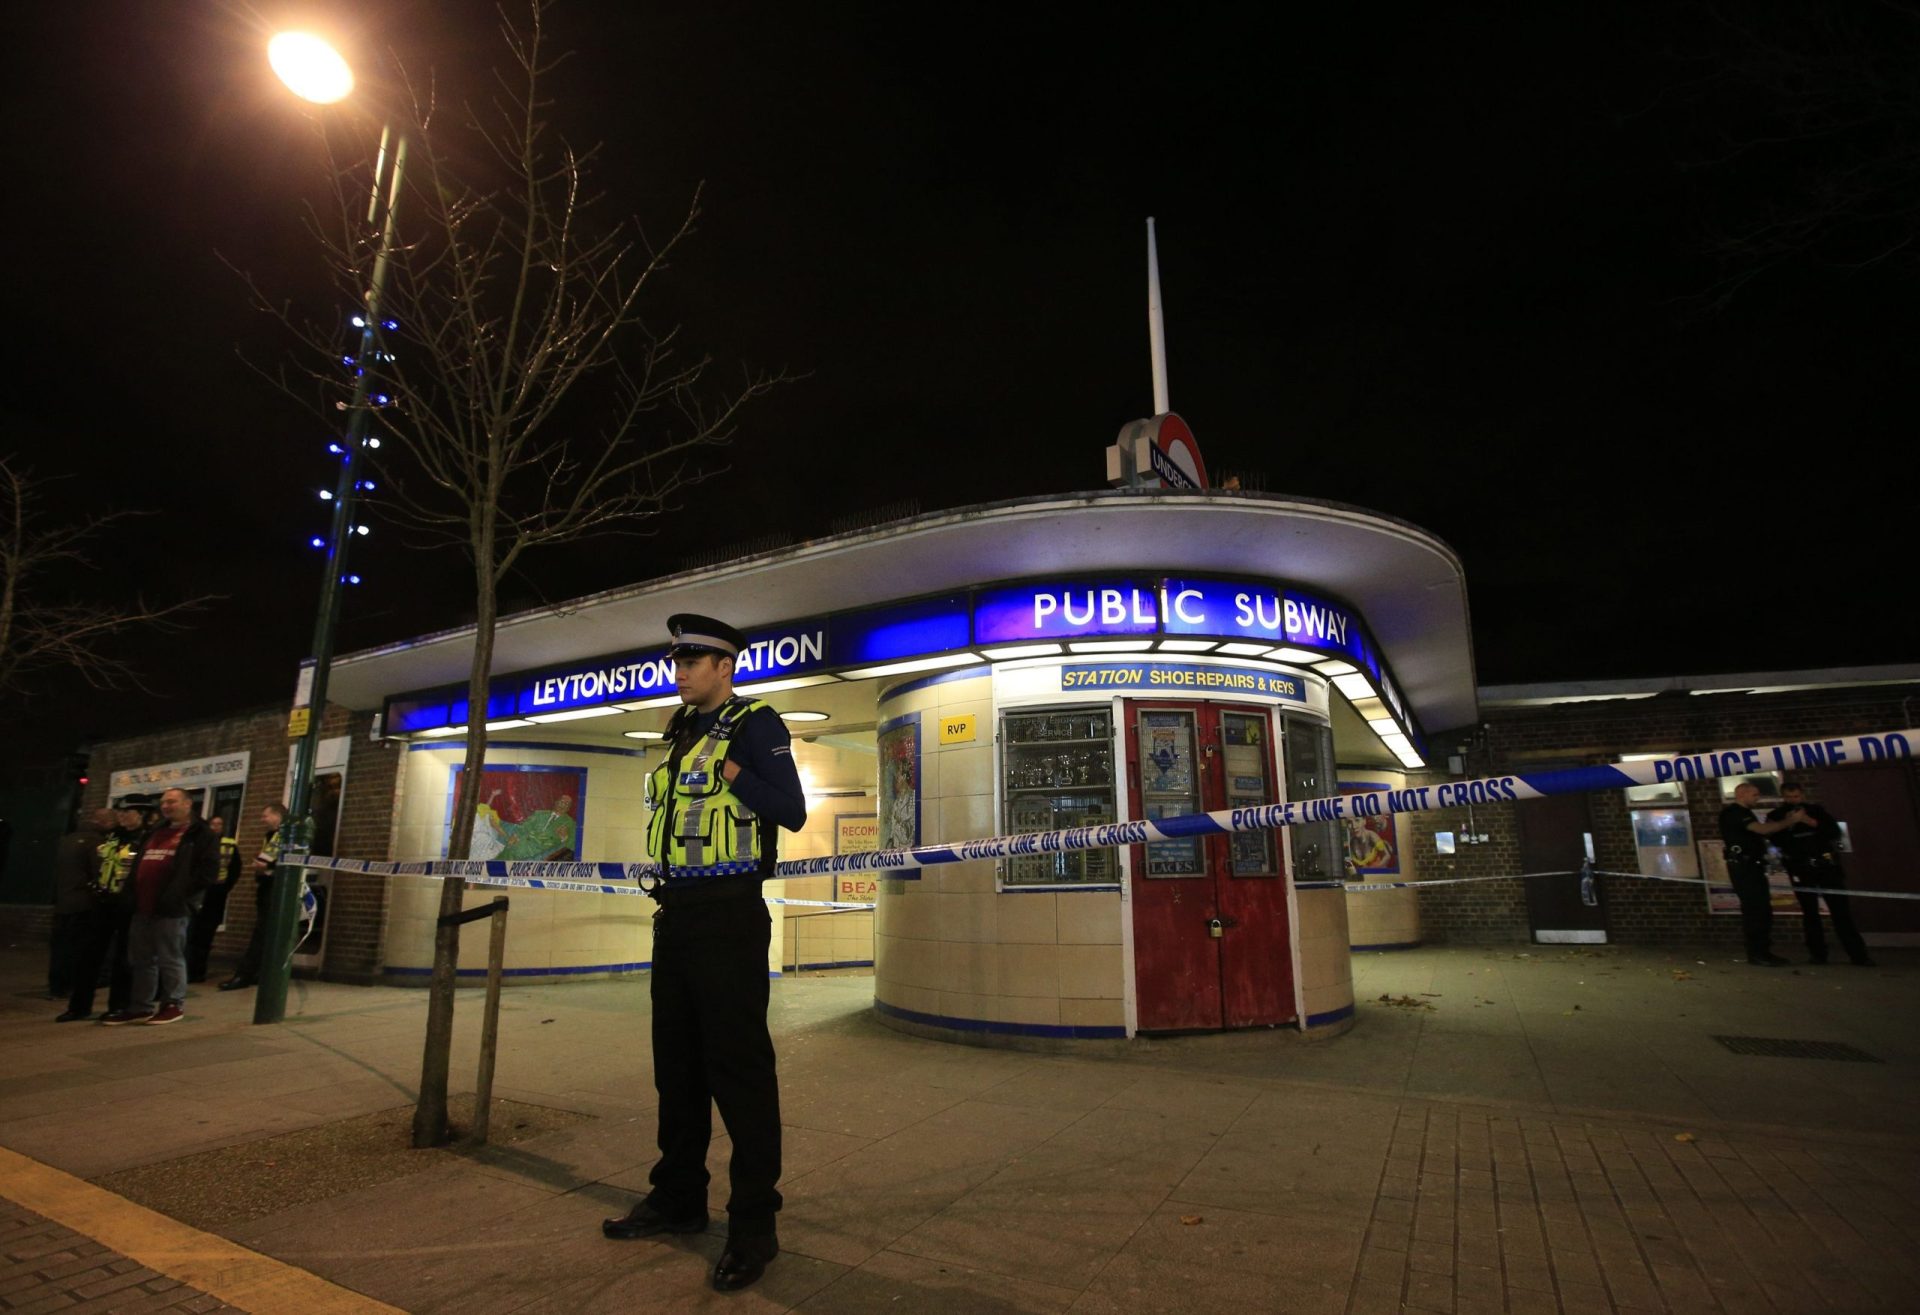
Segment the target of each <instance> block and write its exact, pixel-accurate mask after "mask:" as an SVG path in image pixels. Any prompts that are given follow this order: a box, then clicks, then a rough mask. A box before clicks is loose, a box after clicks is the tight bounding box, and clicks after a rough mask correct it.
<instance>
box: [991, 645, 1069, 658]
mask: <svg viewBox="0 0 1920 1315" xmlns="http://www.w3.org/2000/svg"><path fill="white" fill-rule="evenodd" d="M1059 651H1060V645H1058V644H1014V645H1012V646H1010V647H1007V648H983V649H981V650H980V656H981V657H986V658H992V659H993V660H994V661H995V662H1006V661H1010V660H1011V659H1013V658H1024V657H1046V656H1047V655H1049V654H1051V653H1058V652H1059Z"/></svg>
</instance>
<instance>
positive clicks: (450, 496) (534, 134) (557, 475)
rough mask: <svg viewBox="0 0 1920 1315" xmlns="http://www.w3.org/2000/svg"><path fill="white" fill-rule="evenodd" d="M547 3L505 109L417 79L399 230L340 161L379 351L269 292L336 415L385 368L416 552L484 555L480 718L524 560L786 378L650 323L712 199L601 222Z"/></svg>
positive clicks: (523, 41)
mask: <svg viewBox="0 0 1920 1315" xmlns="http://www.w3.org/2000/svg"><path fill="white" fill-rule="evenodd" d="M548 2H549V0H530V2H529V4H528V12H527V14H526V16H525V17H524V18H523V19H518V20H516V19H510V18H508V17H507V15H506V14H505V13H504V12H502V15H501V34H502V36H503V38H504V41H505V45H506V50H507V52H508V54H509V57H510V58H509V60H508V61H507V63H506V66H505V68H504V70H503V71H501V72H499V73H498V74H497V75H496V81H497V89H496V92H495V94H494V96H493V98H492V100H491V102H490V103H489V104H486V105H484V106H480V107H478V108H475V107H472V106H463V107H461V109H460V110H459V111H458V112H457V113H456V112H453V111H451V110H449V109H446V108H441V107H438V106H436V104H435V100H434V93H433V89H432V87H431V85H430V84H426V85H423V84H422V83H420V82H417V81H412V80H408V79H405V78H403V79H402V82H403V84H404V97H403V98H404V100H405V101H406V105H405V110H404V113H401V112H399V111H397V110H396V111H395V113H394V118H395V119H396V120H397V121H398V122H400V123H404V124H405V126H404V128H402V130H401V131H402V135H403V136H404V137H405V138H406V139H407V149H408V151H409V152H410V154H409V156H408V159H407V166H406V176H405V178H406V181H405V186H404V188H403V189H402V190H401V191H400V192H399V194H398V195H397V197H396V198H395V201H394V204H393V206H392V207H391V209H390V211H389V214H388V216H387V219H386V223H387V224H388V225H390V226H391V231H390V233H382V232H378V231H374V232H370V231H369V230H368V225H367V224H366V223H365V222H364V214H363V211H364V209H365V202H364V199H363V198H364V197H365V196H366V195H367V192H366V190H365V189H366V184H367V181H368V174H369V169H368V167H367V165H365V164H358V165H349V166H347V167H343V168H336V169H335V171H334V176H335V181H336V184H337V186H336V188H335V195H336V197H337V202H338V213H337V214H332V215H330V216H329V217H328V219H327V220H322V219H321V218H320V217H319V216H318V215H316V218H315V223H314V232H315V235H316V237H317V238H318V239H319V241H320V244H321V248H322V250H323V251H324V254H325V257H326V260H327V262H328V265H329V268H330V270H331V273H332V275H333V281H334V284H335V286H336V287H337V289H338V290H339V292H340V293H341V294H342V295H343V297H344V299H345V300H347V301H348V302H349V303H350V304H353V305H356V306H360V305H364V304H365V297H366V295H367V294H366V289H368V288H369V287H370V286H372V284H371V280H372V276H373V272H374V264H375V260H376V259H377V253H378V251H379V249H380V248H381V247H382V245H383V240H384V244H385V246H386V247H387V248H388V250H389V252H390V264H389V266H388V268H387V270H386V281H385V285H384V291H383V300H382V309H381V312H380V314H379V316H378V317H377V318H378V320H379V321H380V325H379V329H380V332H379V334H378V338H377V342H378V350H377V351H376V352H375V353H374V359H372V360H361V359H357V358H354V357H351V356H348V357H342V355H341V353H340V347H339V342H340V331H339V329H338V328H337V327H336V326H333V325H324V326H323V325H314V324H301V323H297V322H295V320H294V319H293V317H292V316H291V315H290V314H289V313H288V312H287V311H286V310H285V309H284V308H282V307H275V306H274V305H273V304H272V303H271V302H269V301H267V300H266V299H265V298H262V301H261V304H262V306H263V307H264V308H266V309H269V310H271V311H273V312H274V313H275V314H276V315H278V316H280V318H282V319H283V321H285V322H286V323H287V324H288V325H289V326H290V327H292V328H294V329H295V331H296V333H297V334H299V336H300V337H301V339H302V342H303V344H304V347H305V348H306V349H307V350H306V353H305V356H306V359H308V360H310V361H316V362H317V361H320V360H324V359H330V361H331V363H332V365H333V366H336V367H341V368H333V369H315V370H313V371H310V372H308V375H307V377H306V380H305V381H304V382H307V383H311V382H318V383H320V385H321V386H322V390H323V392H325V393H326V394H327V395H328V398H329V401H328V405H331V406H335V407H338V406H342V405H345V403H342V402H341V401H340V399H341V398H342V397H343V396H345V395H347V394H348V393H349V392H350V391H351V388H352V384H353V382H354V379H353V377H352V372H353V371H355V370H369V371H373V372H374V373H375V375H376V376H377V378H378V380H379V383H378V385H377V387H376V388H375V389H374V391H373V394H372V396H371V399H370V400H371V403H372V405H373V406H374V407H375V408H376V409H375V411H374V412H373V415H372V418H373V419H374V420H375V422H376V423H377V426H378V429H379V431H380V433H379V437H384V438H385V439H387V440H388V442H389V446H386V447H383V449H382V450H381V451H380V452H378V453H377V454H374V455H375V456H376V457H378V458H380V459H381V460H379V461H378V462H377V464H378V465H379V467H380V474H381V482H380V487H379V488H378V489H376V490H374V491H373V492H372V495H371V497H372V499H373V500H374V501H375V502H376V505H377V506H378V508H379V509H380V510H382V511H384V512H385V513H386V514H387V515H388V516H390V517H391V518H392V519H394V520H395V521H397V522H398V523H399V524H400V525H401V526H403V527H404V528H405V530H406V531H407V533H408V536H409V538H410V540H411V541H412V542H414V543H417V544H421V545H443V546H454V547H458V548H459V549H461V550H462V551H464V552H465V553H466V555H467V557H468V559H469V561H470V563H471V566H472V571H473V577H472V578H473V591H474V594H473V597H474V609H475V618H476V622H475V634H474V645H473V657H472V662H471V665H470V667H469V673H468V683H467V691H468V706H469V707H470V708H472V709H476V710H484V709H485V708H486V707H487V706H488V704H487V695H488V687H489V679H490V674H491V671H492V663H493V645H494V629H495V625H496V622H497V620H498V599H499V589H500V585H501V583H502V581H503V580H504V579H505V577H506V576H507V574H508V572H510V571H512V570H514V569H515V568H516V567H517V566H519V565H520V564H521V562H522V559H523V557H524V556H525V554H526V553H527V552H528V551H529V550H531V549H535V548H538V547H541V546H543V545H548V544H555V543H563V542H567V541H571V540H577V539H580V538H582V537H585V536H589V535H593V534H598V533H605V532H613V531H633V530H635V529H636V528H640V527H642V526H644V523H645V522H646V521H648V520H649V519H651V518H653V517H655V516H657V515H659V514H661V513H662V512H665V511H669V510H673V509H674V508H675V507H676V505H677V504H678V501H679V499H680V496H681V495H682V494H683V493H684V492H685V490H686V489H687V488H688V487H689V486H690V485H692V484H693V483H695V482H697V481H698V480H699V479H701V478H703V477H704V476H705V475H706V474H709V473H711V471H710V470H708V469H705V468H703V465H702V462H701V457H702V454H703V453H706V452H708V451H709V450H711V449H712V448H714V447H716V446H717V445H720V444H724V443H726V442H727V441H729V439H730V438H731V437H732V435H733V433H734V428H735V424H736V422H737V420H738V419H739V416H740V414H741V408H742V407H743V406H744V405H746V404H747V403H748V402H750V401H752V400H753V399H754V398H756V397H759V396H761V395H763V394H764V393H766V392H767V391H768V390H769V389H772V388H774V387H776V386H778V385H779V384H780V383H782V382H784V381H785V380H786V377H787V376H785V375H784V374H781V373H764V372H763V373H752V372H747V373H743V374H742V376H741V377H740V379H739V381H738V382H737V384H735V385H734V386H733V387H732V388H730V389H728V388H719V387H715V386H714V385H713V382H712V381H711V380H710V379H709V370H710V366H711V364H712V362H711V358H710V357H707V356H694V355H684V354H682V350H681V348H680V341H679V339H680V335H679V332H678V330H677V329H666V330H661V329H657V328H655V327H653V326H651V325H650V324H648V323H647V321H646V320H645V319H644V318H643V316H642V314H641V297H642V293H643V292H644V291H646V290H647V288H648V287H649V285H650V284H651V283H653V282H654V281H655V280H656V278H657V276H658V275H659V274H660V273H661V271H663V270H664V269H665V268H667V264H668V260H669V258H670V257H671V256H672V255H673V253H674V251H675V250H676V249H677V248H678V247H679V246H680V244H681V243H682V242H684V241H685V240H686V239H687V238H688V237H689V236H690V235H691V234H692V233H693V231H694V225H695V222H696V220H697V219H698V218H699V214H700V208H699V199H700V198H699V191H698V189H696V190H695V193H694V195H693V197H692V198H691V201H690V203H689V204H688V207H687V210H686V212H685V215H684V217H683V218H681V219H680V220H679V221H678V223H677V225H676V226H675V227H674V229H673V231H672V232H671V233H670V234H669V235H668V236H667V237H666V238H665V240H664V241H654V242H649V241H648V240H647V239H646V237H645V235H644V233H643V232H642V230H641V228H640V226H639V225H638V223H637V222H634V223H628V224H619V223H615V224H609V225H602V224H598V223H596V222H595V205H594V202H595V200H596V197H595V196H594V195H593V194H592V193H591V192H590V190H589V184H588V169H589V166H590V164H591V163H592V162H593V156H594V154H595V152H594V151H576V150H574V149H573V148H572V147H570V146H569V145H568V144H567V143H566V142H565V141H564V140H563V139H562V138H561V136H560V135H559V133H558V132H557V130H556V129H555V127H554V123H553V102H552V101H551V100H549V99H548V95H547V90H546V88H547V83H548V80H549V79H550V77H551V75H552V74H553V73H554V72H555V70H556V68H557V67H558V66H559V65H560V64H561V63H562V62H563V60H564V58H565V56H564V55H560V56H556V55H554V54H551V53H549V51H548V48H547V46H546V44H545V33H544V31H543V20H544V17H545V11H546V10H547V8H548ZM372 155H373V153H372V152H371V151H368V152H366V153H365V155H364V156H362V157H361V158H363V159H365V158H371V157H372ZM378 167H379V166H378V165H377V164H376V165H374V166H373V168H374V170H375V171H377V170H378ZM257 290H258V289H257V287H256V292H257ZM284 382H287V383H288V385H289V386H290V387H297V386H299V385H300V384H301V382H302V381H299V380H285V381H284ZM396 458H397V459H396ZM486 746H487V732H486V718H485V715H484V713H483V712H478V711H476V713H475V715H473V716H472V717H471V718H469V721H468V726H467V738H466V757H465V760H464V767H463V770H462V771H461V773H460V777H459V780H460V791H459V797H458V798H457V799H456V801H455V805H454V811H453V819H454V820H453V833H452V838H451V842H450V845H449V850H448V852H449V854H451V855H455V856H463V855H465V854H466V853H467V852H468V848H469V845H470V843H471V839H472V831H473V825H474V815H475V810H474V804H475V801H476V799H477V795H476V794H475V793H474V792H475V791H476V790H477V789H478V788H479V786H480V783H481V782H480V777H481V769H482V767H483V766H484V764H485V761H486ZM463 890H464V883H463V882H461V881H459V880H448V881H447V882H445V884H444V886H443V888H442V894H441V910H442V912H443V913H449V914H450V913H457V912H459V910H460V906H461V900H462V893H463ZM458 955H459V931H458V928H457V926H454V925H451V924H450V923H449V922H447V921H445V920H443V921H442V922H441V925H440V927H439V930H438V932H437V934H436V936H435V942H434V968H433V977H432V986H431V1003H430V1005H429V1014H428V1024H427V1038H426V1051H425V1056H424V1059H423V1062H422V1073H421V1092H420V1102H419V1106H418V1108H417V1110H416V1116H415V1121H414V1144H415V1145H417V1146H421V1145H432V1144H435V1143H438V1142H440V1141H443V1140H445V1138H446V1135H447V1132H448V1127H447V1114H446V1094H447V1093H446V1088H447V1054H448V1050H449V1047H450V1043H451V1037H452V1026H453V1000H454V969H455V964H456V962H457V959H458Z"/></svg>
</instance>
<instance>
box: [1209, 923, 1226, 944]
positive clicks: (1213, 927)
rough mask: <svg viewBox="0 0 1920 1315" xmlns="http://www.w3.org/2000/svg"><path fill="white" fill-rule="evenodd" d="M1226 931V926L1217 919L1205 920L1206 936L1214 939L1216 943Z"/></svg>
mask: <svg viewBox="0 0 1920 1315" xmlns="http://www.w3.org/2000/svg"><path fill="white" fill-rule="evenodd" d="M1226 929H1227V924H1226V923H1224V922H1222V921H1220V919H1218V918H1209V919H1207V935H1209V936H1211V937H1213V939H1215V940H1216V941H1217V940H1219V939H1220V938H1221V937H1222V936H1223V935H1225V934H1226Z"/></svg>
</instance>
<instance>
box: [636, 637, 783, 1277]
mask: <svg viewBox="0 0 1920 1315" xmlns="http://www.w3.org/2000/svg"><path fill="white" fill-rule="evenodd" d="M667 628H668V629H669V630H670V631H672V633H673V648H672V650H671V652H670V654H669V656H670V657H671V658H672V660H673V668H674V680H675V682H676V684H677V685H678V687H679V692H680V701H681V703H682V704H683V705H684V706H682V707H681V708H680V710H679V711H677V712H676V713H674V715H673V719H672V720H671V721H669V722H668V723H667V734H666V746H665V747H666V751H667V760H666V761H665V762H664V763H662V764H661V765H660V766H659V767H657V768H655V769H654V771H653V773H652V774H651V775H650V776H649V777H648V782H647V786H648V790H647V800H648V804H649V806H650V807H651V808H652V810H653V811H652V813H651V814H650V816H649V818H648V822H647V855H648V857H649V858H650V859H652V860H654V861H655V862H658V863H659V864H660V865H661V868H662V880H661V882H660V885H659V886H658V887H657V888H656V889H655V890H654V891H653V897H654V898H655V899H656V900H658V901H659V903H660V908H659V910H658V911H657V912H655V914H654V915H653V973H652V994H653V1084H654V1087H655V1089H656V1090H657V1091H658V1092H659V1094H660V1113H659V1120H660V1125H659V1142H660V1160H659V1162H658V1163H657V1164H655V1165H654V1166H653V1171H652V1173H651V1174H649V1175H648V1181H649V1182H650V1183H652V1185H653V1188H652V1190H651V1191H649V1192H648V1193H647V1195H646V1196H645V1197H643V1198H642V1199H641V1200H640V1201H639V1202H637V1203H636V1204H635V1205H634V1207H633V1208H632V1209H631V1210H629V1211H628V1212H627V1213H626V1214H625V1215H623V1216H621V1217H619V1218H617V1219H608V1220H606V1221H604V1222H603V1223H602V1224H601V1226H600V1227H601V1231H602V1232H603V1233H604V1234H605V1235H606V1236H608V1237H612V1238H638V1237H650V1236H653V1235H655V1234H659V1233H698V1232H701V1231H703V1230H704V1229H705V1228H706V1226H707V1178H708V1175H707V1163H706V1162H707V1145H708V1143H709V1142H710V1141H711V1140H712V1137H713V1106H715V1105H718V1106H719V1107H720V1117H721V1118H722V1119H724V1120H725V1121H726V1126H727V1133H728V1135H729V1136H731V1137H732V1139H733V1158H732V1161H731V1163H730V1165H729V1175H730V1177H731V1180H732V1182H731V1187H732V1195H731V1197H730V1198H729V1199H728V1201H727V1244H726V1247H725V1249H724V1250H723V1251H722V1252H721V1255H720V1262H719V1264H717V1265H716V1266H715V1267H714V1271H713V1286H714V1287H715V1288H716V1289H718V1290H720V1291H722V1292H727V1291H731V1290H733V1289H735V1288H744V1287H746V1286H747V1285H748V1284H749V1283H752V1282H753V1281H754V1280H756V1279H758V1278H759V1277H760V1275H761V1274H762V1273H763V1272H765V1270H766V1267H767V1262H769V1261H771V1260H772V1259H773V1258H774V1257H775V1256H776V1255H778V1254H779V1252H780V1245H779V1242H778V1240H777V1238H776V1236H775V1233H774V1215H775V1214H776V1212H778V1211H779V1209H780V1192H779V1190H778V1188H777V1187H776V1184H777V1183H778V1182H779V1180H780V1089H779V1082H778V1078H777V1075H776V1073H775V1070H774V1054H773V1039H772V1037H771V1036H769V1035H768V1033H767V947H768V945H769V943H770V937H771V932H772V919H771V917H770V916H769V914H768V912H767V906H766V904H765V902H764V901H763V900H762V899H761V895H760V883H761V882H762V881H764V880H766V879H767V878H769V877H771V876H772V875H773V869H774V863H775V862H776V854H777V849H778V845H777V836H778V832H777V831H776V829H775V828H776V827H785V828H786V829H787V830H789V831H798V830H799V829H800V828H801V827H802V826H804V825H805V824H806V820H807V800H806V796H805V795H804V794H803V793H802V792H801V789H800V773H799V771H798V770H797V769H796V768H795V766H794V762H793V744H792V740H791V737H789V736H788V734H787V728H786V723H785V722H783V721H781V720H780V717H779V715H778V714H777V713H775V712H774V711H773V709H772V708H769V707H768V706H767V705H766V704H764V703H759V702H755V701H752V700H749V699H745V698H742V697H741V696H739V695H737V694H735V693H734V692H733V670H734V660H735V658H736V657H737V656H738V654H739V652H740V650H741V648H743V647H744V646H745V644H746V639H745V637H744V636H743V635H741V633H740V632H739V631H738V630H736V629H734V628H733V627H732V626H730V625H728V624H726V623H725V622H724V621H716V620H714V619H713V618H712V617H707V616H694V615H691V614H688V613H682V614H680V615H678V616H673V617H670V618H668V620H667Z"/></svg>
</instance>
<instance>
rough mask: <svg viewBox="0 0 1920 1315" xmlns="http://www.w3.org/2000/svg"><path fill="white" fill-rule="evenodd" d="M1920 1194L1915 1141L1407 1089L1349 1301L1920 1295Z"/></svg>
mask: <svg viewBox="0 0 1920 1315" xmlns="http://www.w3.org/2000/svg"><path fill="white" fill-rule="evenodd" d="M1682 1138H1685V1139H1684V1140H1682ZM1916 1196H1920V1157H1917V1156H1916V1155H1915V1154H1914V1153H1912V1152H1911V1151H1896V1150H1889V1149H1879V1150H1874V1149H1868V1148H1861V1147H1858V1146H1840V1145H1832V1144H1825V1143H1820V1142H1808V1141H1799V1140H1793V1139H1786V1138H1767V1137H1744V1136H1738V1135H1735V1136H1729V1137H1721V1136H1719V1135H1716V1134H1711V1133H1702V1134H1699V1135H1697V1136H1696V1135H1695V1134H1692V1133H1683V1134H1678V1135H1676V1134H1675V1133H1674V1132H1672V1131H1671V1130H1669V1129H1665V1128H1660V1129H1652V1128H1647V1127H1644V1126H1640V1127H1636V1126H1633V1125H1630V1124H1622V1125H1619V1126H1608V1125H1605V1124H1596V1123H1594V1122H1592V1121H1588V1120H1561V1119H1553V1118H1538V1117H1526V1116H1516V1115H1511V1114H1503V1113H1493V1112H1488V1111H1485V1110H1478V1109H1474V1108H1471V1107H1448V1106H1439V1105H1435V1106H1426V1107H1418V1106H1416V1107H1411V1108H1403V1109H1402V1110H1401V1111H1400V1113H1399V1115H1398V1117H1397V1119H1396V1121H1395V1126H1394V1130H1393V1139H1392V1142H1391V1144H1390V1146H1389V1150H1388V1153H1387V1161H1386V1167H1385V1169H1384V1171H1383V1173H1382V1175H1381V1179H1380V1185H1379V1190H1378V1195H1377V1197H1376V1199H1375V1204H1374V1210H1373V1217H1372V1220H1371V1221H1370V1222H1369V1224H1368V1226H1367V1233H1366V1239H1365V1242H1364V1244H1363V1247H1362V1250H1361V1254H1360V1265H1359V1268H1358V1271H1357V1272H1356V1274H1355V1278H1354V1282H1353V1285H1352V1289H1351V1291H1350V1293H1349V1298H1348V1302H1347V1310H1348V1311H1349V1312H1350V1313H1351V1315H1375V1313H1376V1312H1399V1311H1403V1310H1407V1311H1449V1312H1454V1313H1455V1315H1480V1313H1481V1312H1512V1313H1513V1315H1519V1313H1520V1312H1528V1311H1543V1312H1551V1311H1562V1312H1565V1313H1566V1315H1577V1313H1579V1312H1587V1311H1595V1312H1603V1311H1674V1312H1689V1313H1690V1312H1694V1311H1729V1312H1747V1311H1753V1312H1791V1311H1817V1310H1836V1311H1870V1310H1909V1309H1912V1304H1911V1303H1912V1300H1913V1296H1912V1294H1913V1292H1914V1290H1915V1286H1916V1283H1920V1260H1916V1257H1915V1254H1914V1250H1913V1248H1914V1243H1915V1242H1916V1241H1920V1208H1916V1206H1917V1203H1916Z"/></svg>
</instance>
